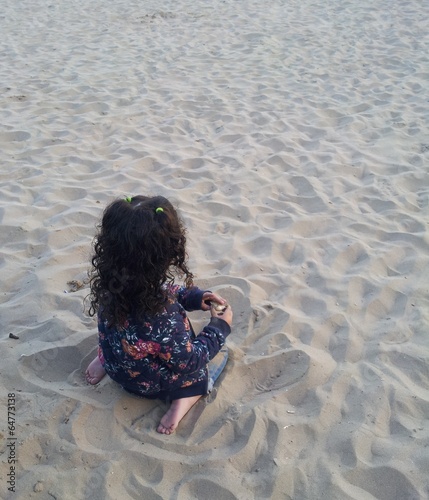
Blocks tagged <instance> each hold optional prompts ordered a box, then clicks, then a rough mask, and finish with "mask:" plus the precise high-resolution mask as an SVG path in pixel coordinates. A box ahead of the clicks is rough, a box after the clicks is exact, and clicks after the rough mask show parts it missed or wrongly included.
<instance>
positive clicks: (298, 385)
mask: <svg viewBox="0 0 429 500" xmlns="http://www.w3.org/2000/svg"><path fill="white" fill-rule="evenodd" d="M0 6H1V14H0V30H1V34H2V36H1V39H0V54H1V66H0V82H1V83H0V85H1V95H0V99H1V106H0V116H1V120H0V221H1V235H0V238H1V256H0V259H1V260H0V266H1V282H2V286H1V290H0V293H1V295H0V297H1V309H0V311H1V325H2V334H1V338H0V343H1V347H2V351H3V356H2V360H1V362H0V373H1V384H0V401H1V410H0V411H1V413H0V432H1V435H2V437H1V441H0V443H1V464H0V497H1V498H4V499H12V498H13V499H16V500H18V499H29V498H34V499H51V498H57V499H61V500H64V499H66V500H67V499H87V498H88V499H103V500H104V499H108V500H116V499H145V500H155V499H168V500H170V499H171V500H173V499H175V500H189V499H210V500H211V499H213V498H216V499H219V500H221V499H222V500H232V499H239V500H251V499H257V500H259V499H275V500H277V499H294V500H300V499H302V500H304V499H311V500H312V499H314V500H318V499H321V498H324V499H328V500H336V499H338V500H344V499H357V500H362V499H363V500H367V499H382V500H395V499H397V500H416V499H425V498H428V497H429V486H428V471H429V420H428V415H429V365H428V358H429V347H428V320H429V307H428V305H429V301H428V287H429V279H428V278H429V276H428V261H429V238H428V231H427V229H428V226H427V224H428V213H429V210H428V200H429V136H428V130H429V103H428V95H429V56H428V54H429V31H428V28H427V19H428V18H429V4H428V3H427V2H421V1H417V0H415V1H402V0H389V1H383V0H371V1H370V0H362V1H359V2H351V1H340V0H331V1H330V2H323V1H322V0H314V1H310V0H299V1H298V0H290V1H287V2H286V1H283V0H282V1H279V0H273V1H270V2H257V1H255V0H234V1H233V0H226V1H220V0H215V1H213V2H206V1H203V0H194V1H192V2H191V1H189V0H177V1H174V2H173V1H164V2H161V1H146V2H140V1H137V0H117V1H116V2H105V1H101V0H94V1H92V2H90V3H89V2H84V1H81V0H67V1H65V0H58V1H56V2H51V1H50V0H31V1H30V0H20V1H19V2H6V1H4V0H0ZM154 193H156V194H161V195H164V196H166V197H168V198H169V199H171V200H172V201H173V203H174V204H175V205H176V206H177V207H178V208H179V210H180V212H181V214H182V216H183V218H184V220H185V223H186V225H187V227H188V242H189V262H190V267H191V269H192V270H193V272H194V273H195V275H196V277H197V279H196V283H197V284H198V285H199V286H201V287H209V288H210V289H212V290H216V291H218V292H219V293H221V294H224V295H225V297H226V298H227V299H228V300H229V301H230V302H231V304H232V306H233V310H234V325H233V333H232V334H231V336H230V337H229V338H228V346H229V349H230V360H229V361H228V364H227V367H226V370H225V373H224V374H223V375H222V380H221V383H220V385H219V386H218V387H217V390H216V391H215V392H214V393H212V394H211V395H210V396H209V397H208V398H206V399H205V400H202V401H200V402H199V403H198V404H197V405H196V407H195V408H194V409H193V410H192V411H191V412H190V413H189V414H188V415H187V416H186V417H185V418H184V420H183V421H182V423H181V425H180V427H179V429H178V431H177V432H176V433H175V434H174V435H172V436H162V435H159V434H157V433H156V431H155V427H156V424H157V422H158V421H159V419H160V417H161V416H162V414H163V412H164V411H165V408H166V407H165V405H164V404H163V403H161V402H157V401H146V400H141V399H138V398H135V397H132V396H130V395H127V394H126V393H125V392H124V391H122V390H121V389H120V388H119V387H118V386H117V385H115V384H114V383H113V382H111V381H110V380H108V379H107V377H106V378H105V379H103V381H102V382H101V383H100V384H99V385H98V386H95V387H92V386H89V385H87V384H86V383H85V381H84V377H83V373H84V371H85V369H86V367H87V365H88V363H89V361H90V360H91V358H92V356H94V354H95V350H96V343H97V336H96V324H95V321H94V319H93V318H90V317H88V315H86V314H85V312H84V309H83V299H84V297H85V296H86V295H87V294H88V292H89V289H88V285H86V284H85V283H84V279H85V277H86V272H87V269H88V267H89V259H90V255H91V243H92V238H93V236H94V234H95V226H96V224H97V222H98V220H99V218H100V216H101V213H102V210H103V208H104V207H105V206H106V205H107V204H108V203H109V202H110V201H112V200H113V199H115V198H117V197H122V196H126V195H135V194H154ZM73 280H76V281H80V282H83V284H84V286H83V287H82V288H80V289H78V290H77V291H73V290H74V288H73V287H72V286H70V285H69V284H68V283H69V282H70V281H73ZM191 317H192V320H193V321H194V323H195V325H197V327H201V326H202V325H204V324H205V322H206V321H207V314H205V313H200V314H198V313H192V315H191ZM10 333H12V334H13V335H15V336H17V337H19V338H18V339H15V338H10V337H9V334H10ZM14 408H15V410H14ZM8 412H9V413H8ZM8 417H9V422H8ZM13 419H14V420H13ZM8 424H9V425H8ZM11 433H13V435H12V434H11ZM13 467H14V469H12V468H13ZM8 480H9V482H8ZM12 483H13V484H12ZM10 488H14V489H15V492H13V491H11V489H10Z"/></svg>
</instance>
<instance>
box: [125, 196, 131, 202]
mask: <svg viewBox="0 0 429 500" xmlns="http://www.w3.org/2000/svg"><path fill="white" fill-rule="evenodd" d="M132 199H133V198H132V196H127V197H126V198H125V201H126V202H127V203H131V201H132Z"/></svg>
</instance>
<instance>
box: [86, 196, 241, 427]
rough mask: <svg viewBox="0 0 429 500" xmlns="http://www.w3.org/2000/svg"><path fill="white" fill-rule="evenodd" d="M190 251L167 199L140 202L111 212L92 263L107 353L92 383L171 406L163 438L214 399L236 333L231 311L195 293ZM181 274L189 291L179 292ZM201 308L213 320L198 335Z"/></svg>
mask: <svg viewBox="0 0 429 500" xmlns="http://www.w3.org/2000/svg"><path fill="white" fill-rule="evenodd" d="M185 244H186V238H185V229H184V226H183V224H182V221H181V220H180V218H179V217H178V214H177V212H176V210H175V209H174V208H173V206H172V205H171V203H170V202H169V201H168V200H167V199H166V198H163V197H161V196H155V197H145V196H134V197H132V198H126V199H125V200H116V201H114V202H113V203H111V204H110V205H109V206H108V207H107V208H106V210H105V211H104V214H103V218H102V222H101V225H100V227H99V233H98V235H97V236H96V238H95V245H94V250H95V253H94V255H93V258H92V265H93V268H92V271H91V280H90V286H91V295H90V302H91V307H90V310H89V313H90V315H91V316H93V315H95V314H98V330H99V349H98V356H96V358H95V359H94V360H93V361H92V362H91V364H90V365H89V367H88V369H87V371H86V379H87V381H88V382H89V383H90V384H97V383H98V382H99V381H100V380H101V379H102V378H103V377H104V375H105V374H106V373H107V374H108V375H109V376H110V377H111V378H112V379H113V380H115V381H116V382H118V383H119V384H120V385H121V386H122V387H123V388H124V389H126V390H127V391H129V392H131V393H134V394H137V395H138V396H143V397H145V398H150V399H154V398H157V399H163V400H166V401H171V406H170V407H169V409H168V410H167V412H166V413H165V415H164V416H163V417H162V418H161V422H160V423H159V425H158V427H157V431H158V432H160V433H162V434H171V433H172V432H174V430H175V429H176V427H177V425H178V424H179V422H180V420H181V419H182V418H183V417H184V416H185V415H186V413H187V412H188V411H189V410H190V408H192V406H193V405H194V404H195V403H196V402H197V401H198V400H199V399H200V398H201V396H203V395H205V394H207V393H208V392H209V390H210V389H211V385H212V384H213V382H214V379H215V378H216V377H217V376H218V375H219V373H220V371H221V370H222V368H223V367H224V366H225V363H226V358H227V355H226V354H223V353H221V354H219V355H218V356H217V358H216V360H215V361H214V362H211V360H212V359H213V358H214V357H215V356H216V355H217V354H218V352H219V351H220V350H221V348H222V347H223V346H224V344H225V339H226V337H227V336H228V335H229V334H230V332H231V327H230V326H231V322H232V311H231V307H230V306H229V305H228V304H227V303H226V301H225V300H224V299H223V298H222V297H220V296H219V295H217V294H215V293H212V292H210V291H203V290H200V289H199V288H197V287H195V286H193V282H192V279H193V275H192V273H191V272H190V271H189V270H188V267H187V263H186V257H187V256H186V250H185ZM174 274H176V275H178V276H180V277H182V278H183V277H184V278H185V280H184V281H185V286H181V287H180V286H177V285H174ZM219 305H222V306H223V308H220V307H219ZM197 309H199V310H203V311H209V310H210V313H211V319H210V322H209V323H208V325H206V326H205V327H204V328H203V330H202V331H201V333H200V334H199V335H198V336H195V334H194V332H193V330H192V327H191V324H190V322H189V320H188V318H187V315H186V312H185V311H193V310H197ZM218 309H221V310H218ZM225 349H226V348H225ZM209 362H211V363H209ZM212 364H216V365H217V366H216V373H215V374H214V375H212V376H211V377H210V375H209V371H208V368H207V367H208V366H209V369H210V368H211V365H212Z"/></svg>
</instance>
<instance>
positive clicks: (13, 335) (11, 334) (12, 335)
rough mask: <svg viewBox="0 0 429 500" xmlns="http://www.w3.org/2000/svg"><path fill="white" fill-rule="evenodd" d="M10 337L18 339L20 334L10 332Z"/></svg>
mask: <svg viewBox="0 0 429 500" xmlns="http://www.w3.org/2000/svg"><path fill="white" fill-rule="evenodd" d="M9 338H10V339H14V340H18V339H19V337H18V335H15V334H14V333H9Z"/></svg>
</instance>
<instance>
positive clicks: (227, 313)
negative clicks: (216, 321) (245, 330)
mask: <svg viewBox="0 0 429 500" xmlns="http://www.w3.org/2000/svg"><path fill="white" fill-rule="evenodd" d="M210 312H211V315H212V317H213V318H220V319H223V320H224V321H226V322H227V323H228V325H229V326H231V324H232V309H231V306H230V305H228V304H225V305H224V309H219V310H217V309H216V308H215V307H213V306H212V308H211V310H210Z"/></svg>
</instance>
